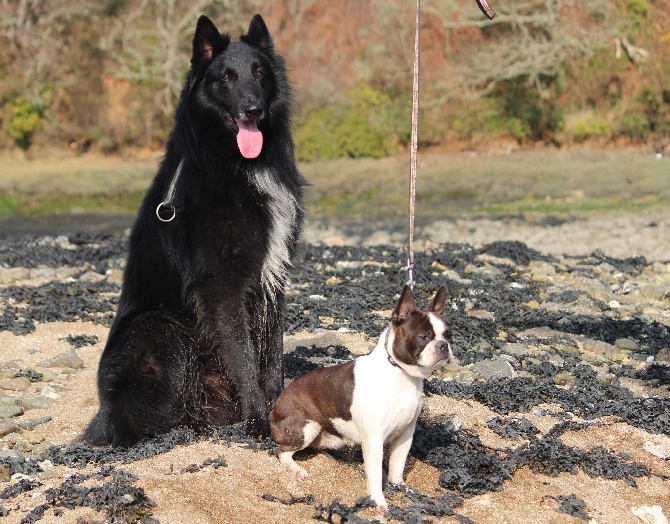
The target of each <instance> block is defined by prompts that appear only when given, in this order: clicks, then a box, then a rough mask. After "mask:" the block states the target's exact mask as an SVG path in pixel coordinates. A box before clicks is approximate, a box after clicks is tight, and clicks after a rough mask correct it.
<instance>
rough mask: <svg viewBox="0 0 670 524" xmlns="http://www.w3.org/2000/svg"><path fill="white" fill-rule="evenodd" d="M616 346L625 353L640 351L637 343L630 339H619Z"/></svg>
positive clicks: (615, 343) (615, 342)
mask: <svg viewBox="0 0 670 524" xmlns="http://www.w3.org/2000/svg"><path fill="white" fill-rule="evenodd" d="M614 345H615V346H616V347H618V348H619V349H621V350H623V351H637V350H638V349H639V346H638V345H637V342H635V341H634V340H632V339H630V338H617V339H616V340H615V341H614Z"/></svg>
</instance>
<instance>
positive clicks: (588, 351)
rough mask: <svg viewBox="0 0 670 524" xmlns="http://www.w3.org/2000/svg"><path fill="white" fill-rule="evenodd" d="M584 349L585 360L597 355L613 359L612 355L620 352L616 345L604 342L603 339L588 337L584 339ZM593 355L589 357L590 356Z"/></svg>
mask: <svg viewBox="0 0 670 524" xmlns="http://www.w3.org/2000/svg"><path fill="white" fill-rule="evenodd" d="M583 344H584V346H583V349H584V353H585V355H584V359H585V360H594V358H597V357H604V358H606V359H608V360H611V359H612V357H613V356H614V355H615V354H616V353H617V352H618V349H617V347H616V346H613V345H612V344H608V343H607V342H603V341H601V340H592V339H590V338H587V339H585V340H584V341H583ZM589 356H590V357H592V358H591V359H589V358H588V357H589Z"/></svg>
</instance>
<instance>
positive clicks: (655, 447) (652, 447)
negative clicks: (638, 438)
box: [642, 440, 668, 460]
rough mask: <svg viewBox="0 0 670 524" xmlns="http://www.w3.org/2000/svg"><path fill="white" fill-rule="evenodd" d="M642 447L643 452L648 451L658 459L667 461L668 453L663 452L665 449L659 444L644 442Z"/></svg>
mask: <svg viewBox="0 0 670 524" xmlns="http://www.w3.org/2000/svg"><path fill="white" fill-rule="evenodd" d="M642 447H643V448H644V449H645V451H648V452H649V453H651V454H652V455H656V456H657V457H658V458H660V459H663V460H667V458H668V453H667V452H666V451H665V448H664V447H663V446H660V445H659V444H654V443H653V442H651V441H649V440H646V441H645V443H644V444H643V445H642Z"/></svg>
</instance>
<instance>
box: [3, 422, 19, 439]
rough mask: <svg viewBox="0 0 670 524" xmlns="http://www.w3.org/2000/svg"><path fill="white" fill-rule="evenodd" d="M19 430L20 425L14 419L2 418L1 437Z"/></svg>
mask: <svg viewBox="0 0 670 524" xmlns="http://www.w3.org/2000/svg"><path fill="white" fill-rule="evenodd" d="M18 430H19V427H18V426H17V425H16V424H15V423H14V422H13V421H11V420H8V419H6V418H0V437H4V436H5V435H9V434H10V433H14V432H15V431H18Z"/></svg>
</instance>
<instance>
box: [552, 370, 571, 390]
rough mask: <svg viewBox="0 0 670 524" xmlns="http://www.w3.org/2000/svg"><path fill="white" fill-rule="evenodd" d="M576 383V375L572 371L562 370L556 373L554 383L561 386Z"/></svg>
mask: <svg viewBox="0 0 670 524" xmlns="http://www.w3.org/2000/svg"><path fill="white" fill-rule="evenodd" d="M574 383H575V377H574V375H573V374H572V373H568V372H567V371H561V372H560V373H556V375H554V384H557V385H559V386H571V385H572V384H574Z"/></svg>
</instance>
